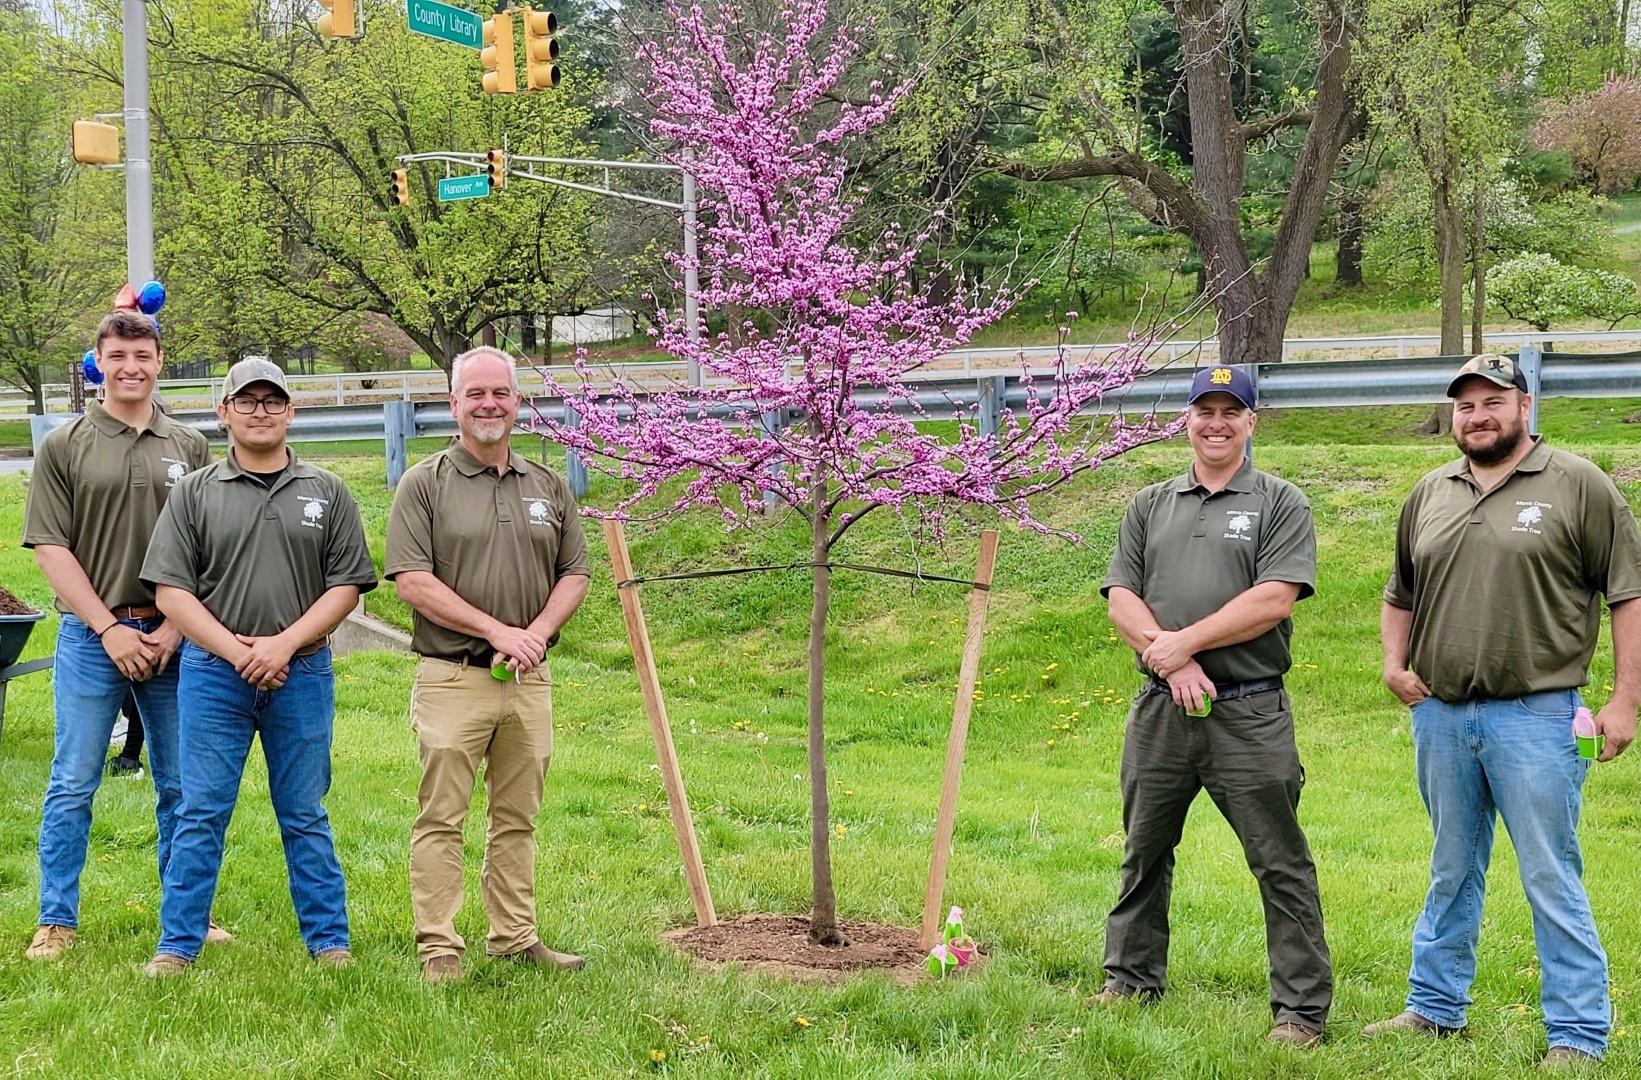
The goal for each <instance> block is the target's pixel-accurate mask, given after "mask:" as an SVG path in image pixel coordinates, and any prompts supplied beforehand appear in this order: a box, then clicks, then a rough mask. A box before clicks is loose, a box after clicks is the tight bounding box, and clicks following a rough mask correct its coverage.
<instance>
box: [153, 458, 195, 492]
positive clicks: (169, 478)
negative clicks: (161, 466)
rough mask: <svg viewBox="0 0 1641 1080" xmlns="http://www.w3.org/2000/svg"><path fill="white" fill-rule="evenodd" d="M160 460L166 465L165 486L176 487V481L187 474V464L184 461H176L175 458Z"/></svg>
mask: <svg viewBox="0 0 1641 1080" xmlns="http://www.w3.org/2000/svg"><path fill="white" fill-rule="evenodd" d="M160 460H161V461H163V462H165V463H166V465H165V486H166V487H176V486H177V481H178V480H181V479H182V478H183V476H184V475H186V474H187V472H188V463H187V462H185V461H178V460H177V459H176V458H160Z"/></svg>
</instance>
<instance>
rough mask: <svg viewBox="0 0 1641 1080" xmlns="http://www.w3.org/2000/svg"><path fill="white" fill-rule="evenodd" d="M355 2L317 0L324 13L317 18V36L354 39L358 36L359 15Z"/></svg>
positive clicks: (352, 0) (351, 0)
mask: <svg viewBox="0 0 1641 1080" xmlns="http://www.w3.org/2000/svg"><path fill="white" fill-rule="evenodd" d="M355 3H356V0H319V6H320V7H322V8H324V9H325V13H324V14H323V15H321V16H319V36H320V37H328V38H354V37H358V36H359V14H358V11H357V9H356V8H355V7H354V4H355Z"/></svg>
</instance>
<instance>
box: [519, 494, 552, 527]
mask: <svg viewBox="0 0 1641 1080" xmlns="http://www.w3.org/2000/svg"><path fill="white" fill-rule="evenodd" d="M524 505H525V506H528V507H529V508H530V524H532V525H545V524H547V500H546V499H525V500H524Z"/></svg>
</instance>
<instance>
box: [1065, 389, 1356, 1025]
mask: <svg viewBox="0 0 1641 1080" xmlns="http://www.w3.org/2000/svg"><path fill="white" fill-rule="evenodd" d="M1254 400H1255V393H1254V382H1253V379H1251V378H1250V377H1249V376H1248V374H1247V373H1246V372H1244V371H1243V370H1241V369H1240V368H1234V367H1229V366H1224V365H1222V366H1218V367H1211V368H1205V369H1203V370H1202V371H1199V372H1197V374H1196V377H1195V378H1194V379H1192V380H1191V396H1190V403H1189V404H1188V405H1187V406H1186V427H1185V430H1186V434H1187V436H1188V437H1189V439H1190V442H1191V454H1192V464H1191V468H1190V469H1189V470H1188V471H1187V472H1186V473H1185V474H1184V475H1183V476H1178V477H1175V478H1174V479H1172V480H1165V481H1163V482H1162V483H1160V484H1152V485H1151V486H1150V487H1148V488H1146V489H1145V490H1143V491H1141V492H1140V493H1139V494H1138V495H1136V496H1135V497H1134V501H1133V502H1132V503H1130V504H1129V506H1128V512H1127V513H1126V514H1125V515H1124V517H1123V522H1122V526H1121V528H1120V530H1119V531H1118V534H1117V550H1116V552H1115V553H1114V554H1113V555H1112V557H1111V569H1110V570H1109V571H1108V572H1107V573H1106V577H1105V582H1104V584H1103V585H1102V586H1101V591H1102V592H1103V593H1104V594H1105V596H1106V599H1107V601H1108V602H1109V604H1110V614H1111V622H1112V623H1113V624H1114V625H1115V626H1116V628H1117V631H1118V633H1120V634H1122V636H1123V640H1124V641H1126V642H1127V643H1128V644H1129V645H1130V646H1131V647H1132V648H1133V650H1134V653H1135V657H1136V662H1137V665H1138V667H1139V669H1140V671H1142V672H1144V673H1145V675H1146V676H1147V681H1146V684H1145V687H1144V688H1143V689H1142V690H1141V691H1140V692H1139V693H1137V694H1135V695H1134V703H1133V705H1132V706H1131V707H1130V709H1129V713H1128V724H1127V727H1126V729H1125V732H1124V735H1123V753H1122V771H1121V786H1122V800H1123V808H1122V809H1123V829H1124V832H1125V833H1126V834H1127V841H1126V843H1125V846H1124V848H1123V860H1122V883H1121V885H1120V887H1119V891H1118V895H1117V903H1116V906H1115V907H1113V908H1112V910H1111V916H1110V918H1109V919H1108V920H1107V922H1106V934H1105V988H1104V989H1103V990H1101V991H1100V993H1099V994H1098V995H1097V996H1096V997H1095V998H1094V1001H1095V1002H1096V1003H1097V1004H1101V1005H1107V1004H1112V1003H1115V1002H1119V1001H1123V1000H1127V999H1140V1000H1145V999H1152V998H1157V997H1160V996H1162V993H1163V991H1164V990H1165V989H1166V988H1167V973H1168V902H1169V895H1170V890H1171V887H1172V885H1173V875H1174V849H1175V848H1176V847H1178V845H1179V841H1180V835H1181V833H1182V832H1183V831H1184V828H1185V819H1186V815H1187V814H1188V813H1189V811H1190V808H1191V803H1192V802H1193V801H1195V799H1196V796H1197V793H1198V792H1199V791H1201V790H1202V789H1203V788H1207V789H1208V794H1209V795H1210V796H1212V797H1213V800H1214V804H1215V805H1216V806H1218V807H1219V810H1220V813H1222V814H1223V815H1224V816H1225V820H1226V821H1228V822H1229V823H1230V825H1231V828H1232V829H1233V830H1234V831H1235V832H1236V835H1237V838H1238V839H1239V840H1240V841H1241V843H1242V849H1243V852H1244V854H1245V855H1246V857H1247V861H1248V868H1249V869H1250V870H1252V871H1253V873H1254V876H1255V877H1256V878H1257V879H1258V880H1259V892H1260V899H1261V900H1262V901H1263V902H1264V908H1265V945H1266V951H1267V953H1268V956H1269V960H1270V980H1271V995H1270V1003H1271V1015H1272V1020H1273V1024H1274V1026H1273V1027H1272V1029H1271V1033H1270V1038H1271V1040H1272V1041H1273V1042H1276V1043H1281V1044H1285V1045H1288V1046H1295V1047H1299V1048H1308V1047H1312V1046H1315V1045H1317V1044H1318V1043H1320V1042H1321V1041H1322V1032H1323V1028H1324V1026H1325V1025H1326V1023H1327V1016H1328V1009H1329V1007H1330V1006H1331V1005H1332V1002H1333V967H1332V961H1331V960H1330V958H1329V956H1328V946H1327V941H1326V940H1325V939H1324V937H1323V934H1322V905H1321V900H1320V897H1319V895H1318V892H1317V885H1316V866H1315V864H1314V863H1313V862H1312V861H1311V853H1310V846H1309V845H1308V844H1307V842H1306V840H1305V833H1304V831H1303V830H1302V829H1301V828H1300V827H1299V816H1298V808H1299V790H1300V788H1301V787H1302V786H1303V785H1304V782H1305V773H1304V770H1303V769H1302V768H1300V765H1299V751H1298V749H1297V747H1296V746H1295V744H1294V735H1293V713H1292V711H1291V707H1290V702H1289V699H1288V692H1287V691H1286V690H1284V689H1283V688H1282V677H1283V675H1285V674H1286V673H1287V671H1288V668H1289V667H1290V666H1291V655H1290V652H1289V647H1288V639H1289V637H1290V635H1291V634H1292V632H1293V623H1292V621H1291V618H1290V616H1291V615H1292V612H1293V606H1294V604H1295V602H1297V601H1299V600H1302V599H1304V598H1305V597H1307V596H1309V595H1311V593H1312V592H1314V591H1315V588H1316V532H1315V528H1314V526H1313V524H1312V521H1311V510H1310V504H1309V503H1307V502H1306V501H1305V496H1304V495H1303V494H1302V493H1301V492H1300V491H1299V489H1298V488H1296V487H1294V486H1293V485H1292V484H1290V483H1288V482H1287V481H1286V480H1281V479H1278V478H1277V477H1274V476H1271V475H1270V474H1268V473H1263V472H1260V471H1259V470H1258V469H1255V468H1254V467H1253V464H1252V463H1251V462H1250V461H1249V460H1248V458H1247V456H1246V454H1245V452H1244V450H1245V448H1246V446H1247V444H1248V439H1249V437H1250V436H1252V435H1253V431H1254V423H1255V421H1256V419H1257V418H1256V417H1255V415H1254ZM1210 702H1211V703H1212V704H1211V705H1210V704H1209V703H1210Z"/></svg>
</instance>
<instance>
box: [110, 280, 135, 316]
mask: <svg viewBox="0 0 1641 1080" xmlns="http://www.w3.org/2000/svg"><path fill="white" fill-rule="evenodd" d="M114 306H115V307H117V308H129V309H130V310H132V311H135V310H137V294H136V293H135V292H134V291H133V290H132V288H131V286H130V285H121V286H120V291H119V292H118V293H116V294H115V296H114Z"/></svg>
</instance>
